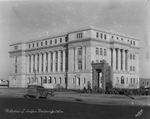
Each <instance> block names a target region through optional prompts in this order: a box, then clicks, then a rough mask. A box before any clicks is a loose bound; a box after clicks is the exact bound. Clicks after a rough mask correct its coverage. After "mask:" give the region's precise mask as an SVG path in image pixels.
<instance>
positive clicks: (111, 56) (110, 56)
mask: <svg viewBox="0 0 150 119" xmlns="http://www.w3.org/2000/svg"><path fill="white" fill-rule="evenodd" d="M109 62H110V66H113V49H112V48H110V55H109Z"/></svg>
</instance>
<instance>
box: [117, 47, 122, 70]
mask: <svg viewBox="0 0 150 119" xmlns="http://www.w3.org/2000/svg"><path fill="white" fill-rule="evenodd" d="M121 57H122V56H121V50H120V49H118V71H120V70H121Z"/></svg>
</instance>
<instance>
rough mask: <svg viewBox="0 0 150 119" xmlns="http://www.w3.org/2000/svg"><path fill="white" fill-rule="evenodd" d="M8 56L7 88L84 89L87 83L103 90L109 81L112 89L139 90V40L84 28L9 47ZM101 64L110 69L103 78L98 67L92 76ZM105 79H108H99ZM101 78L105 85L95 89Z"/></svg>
mask: <svg viewBox="0 0 150 119" xmlns="http://www.w3.org/2000/svg"><path fill="white" fill-rule="evenodd" d="M9 54H10V60H11V67H10V68H11V72H10V76H9V80H10V87H27V85H28V84H39V85H44V84H47V85H53V87H56V86H58V84H59V85H61V86H62V87H66V88H69V89H83V88H84V87H87V83H88V82H90V83H91V85H92V86H98V87H100V88H104V89H105V83H106V80H108V79H109V80H111V81H112V84H113V87H118V88H139V40H138V39H135V38H131V37H128V36H123V35H119V34H114V33H110V32H106V31H102V30H99V29H97V28H84V29H79V30H76V31H70V32H68V33H66V34H62V35H57V36H51V37H45V38H40V39H35V40H33V41H29V42H25V43H14V44H11V45H10V52H9ZM102 61H103V62H102ZM104 62H105V64H107V65H104V66H107V67H109V68H108V69H107V68H106V69H107V71H106V72H105V74H104V71H103V70H105V68H101V67H99V69H98V68H97V69H96V71H98V73H94V72H93V71H94V70H93V66H96V65H97V66H102V63H104ZM107 72H108V73H107ZM93 75H95V76H93ZM96 75H97V76H96ZM104 75H106V77H107V78H102V77H104ZM94 77H95V78H94ZM96 77H97V78H96ZM108 77H109V78H108ZM101 78H102V80H104V81H103V82H101V83H102V84H100V85H99V84H98V85H97V84H96V82H97V83H98V82H99V83H100V79H101ZM93 80H94V82H95V83H93ZM96 80H97V81H96ZM104 82H105V83H104Z"/></svg>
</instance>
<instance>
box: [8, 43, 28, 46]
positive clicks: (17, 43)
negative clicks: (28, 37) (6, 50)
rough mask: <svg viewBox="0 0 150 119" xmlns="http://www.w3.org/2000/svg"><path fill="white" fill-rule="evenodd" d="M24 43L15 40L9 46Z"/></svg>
mask: <svg viewBox="0 0 150 119" xmlns="http://www.w3.org/2000/svg"><path fill="white" fill-rule="evenodd" d="M24 43H25V42H15V43H12V44H10V45H9V46H14V45H19V44H24Z"/></svg>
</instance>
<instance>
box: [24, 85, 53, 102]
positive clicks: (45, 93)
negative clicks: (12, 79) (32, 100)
mask: <svg viewBox="0 0 150 119" xmlns="http://www.w3.org/2000/svg"><path fill="white" fill-rule="evenodd" d="M51 96H54V91H53V89H46V88H44V87H43V86H39V85H28V90H27V94H26V95H24V97H25V98H28V97H36V99H39V98H40V97H45V98H47V99H49V98H50V97H51Z"/></svg>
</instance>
